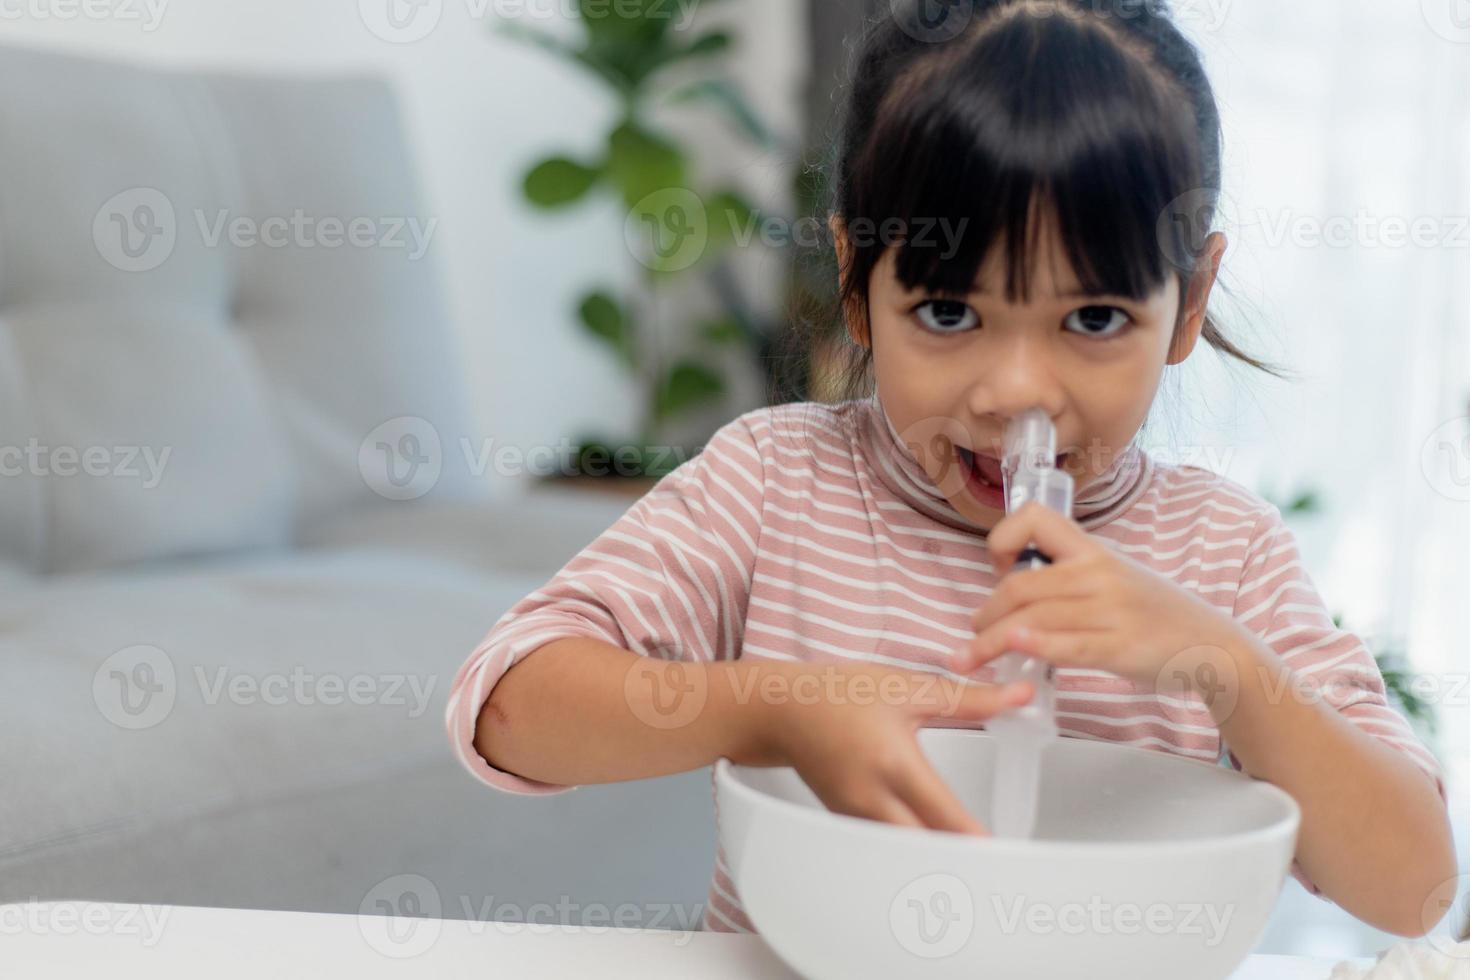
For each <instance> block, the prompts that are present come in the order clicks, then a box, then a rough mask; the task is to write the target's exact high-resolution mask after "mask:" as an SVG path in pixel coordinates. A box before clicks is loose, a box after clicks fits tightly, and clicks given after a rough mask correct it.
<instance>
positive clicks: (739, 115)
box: [666, 78, 776, 148]
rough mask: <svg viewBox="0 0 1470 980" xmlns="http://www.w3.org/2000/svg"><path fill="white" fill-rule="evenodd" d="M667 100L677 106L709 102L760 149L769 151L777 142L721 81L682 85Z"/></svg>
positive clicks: (737, 92)
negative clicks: (687, 103)
mask: <svg viewBox="0 0 1470 980" xmlns="http://www.w3.org/2000/svg"><path fill="white" fill-rule="evenodd" d="M666 101H667V102H669V103H671V104H676V105H677V104H679V103H683V102H709V103H711V104H713V105H714V106H716V107H717V108H719V109H721V110H723V111H724V113H725V114H726V115H727V116H729V117H730V120H731V121H732V122H733V123H734V124H735V126H736V127H737V128H738V129H739V130H740V131H741V132H743V133H744V134H745V136H746V137H747V138H749V139H750V140H752V141H753V142H755V143H757V144H758V145H760V146H761V147H765V148H769V147H772V146H774V145H775V143H776V138H775V136H774V135H772V133H771V131H770V129H768V128H767V127H766V124H765V123H764V122H762V121H761V118H760V116H758V115H756V112H755V110H754V109H752V108H751V106H750V103H749V102H747V101H746V99H745V96H744V95H742V94H741V92H740V90H739V89H738V88H736V87H735V86H734V85H733V84H731V83H730V82H728V81H726V80H724V79H720V78H706V79H703V80H701V81H698V82H694V83H692V84H689V85H685V86H684V87H682V88H679V89H675V90H674V91H673V92H671V93H670V94H669V96H668V97H667V99H666Z"/></svg>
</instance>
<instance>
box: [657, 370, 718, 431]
mask: <svg viewBox="0 0 1470 980" xmlns="http://www.w3.org/2000/svg"><path fill="white" fill-rule="evenodd" d="M724 393H725V382H724V380H723V379H722V378H721V377H720V376H719V375H718V374H715V373H714V372H713V371H711V370H710V369H709V368H707V367H705V366H704V365H702V364H696V363H695V362H693V361H680V362H679V363H678V364H675V365H674V367H673V369H672V370H671V371H669V375H668V377H667V378H666V379H665V380H664V383H663V384H662V385H661V386H660V387H659V392H658V401H657V403H656V406H655V414H656V416H657V417H658V418H659V419H666V418H668V417H670V416H672V415H678V414H679V413H681V412H683V411H685V410H686V409H689V408H692V407H694V406H696V405H699V404H702V403H704V402H707V401H710V400H711V399H714V398H718V397H719V396H720V395H722V394H724Z"/></svg>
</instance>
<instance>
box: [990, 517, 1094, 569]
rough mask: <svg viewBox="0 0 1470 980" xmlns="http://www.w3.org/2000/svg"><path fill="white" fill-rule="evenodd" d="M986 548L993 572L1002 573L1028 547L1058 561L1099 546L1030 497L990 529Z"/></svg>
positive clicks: (1066, 518)
mask: <svg viewBox="0 0 1470 980" xmlns="http://www.w3.org/2000/svg"><path fill="white" fill-rule="evenodd" d="M985 547H986V548H987V549H989V551H990V555H991V558H992V559H994V564H995V566H996V573H997V574H999V575H1004V574H1005V573H1006V571H1008V570H1009V569H1010V567H1011V565H1013V564H1015V561H1016V557H1017V556H1018V555H1019V554H1020V553H1021V552H1022V551H1025V550H1026V548H1028V547H1035V548H1037V549H1038V550H1040V551H1041V552H1042V554H1044V555H1046V556H1047V557H1048V558H1050V559H1051V560H1052V561H1054V562H1061V561H1065V560H1067V559H1068V558H1075V557H1078V556H1080V555H1085V554H1089V553H1091V552H1092V551H1093V550H1094V549H1096V548H1098V547H1100V545H1099V544H1098V543H1097V542H1096V541H1094V540H1093V539H1092V538H1090V537H1088V536H1087V532H1086V531H1084V530H1082V527H1081V525H1079V524H1078V523H1077V522H1076V521H1074V520H1072V519H1071V518H1070V517H1068V516H1066V515H1065V514H1059V513H1057V512H1056V511H1054V510H1052V509H1051V508H1049V507H1043V506H1042V505H1041V504H1039V503H1037V502H1036V501H1034V500H1033V501H1031V502H1030V503H1028V504H1027V505H1026V506H1025V507H1022V508H1021V509H1020V510H1018V511H1016V512H1015V513H1014V514H1007V515H1006V516H1005V518H1003V519H1002V520H1001V521H1000V523H998V524H996V525H995V527H993V528H991V529H990V532H989V533H988V534H987V535H986V536H985Z"/></svg>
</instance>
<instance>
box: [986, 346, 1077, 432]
mask: <svg viewBox="0 0 1470 980" xmlns="http://www.w3.org/2000/svg"><path fill="white" fill-rule="evenodd" d="M986 355H987V356H986V358H985V363H984V364H980V365H977V366H975V367H974V368H973V370H975V372H976V374H975V379H974V381H973V382H972V383H971V386H970V410H971V411H972V412H974V413H975V415H976V416H977V417H984V416H987V415H990V416H995V417H998V418H1000V419H1009V418H1014V417H1015V416H1017V415H1019V414H1021V413H1022V412H1024V411H1026V410H1027V409H1028V408H1032V407H1035V406H1039V407H1041V408H1042V409H1044V410H1045V411H1046V413H1047V414H1048V415H1050V416H1051V417H1052V418H1056V417H1057V416H1058V415H1060V414H1061V412H1062V408H1063V403H1064V401H1065V397H1064V394H1063V389H1062V385H1061V382H1060V380H1059V379H1058V378H1057V376H1056V373H1055V371H1054V370H1053V368H1052V364H1051V362H1050V360H1049V358H1048V357H1047V356H1046V352H1045V351H1044V350H1043V349H1042V348H1041V346H1040V345H1037V344H1033V343H1028V342H1026V341H1018V342H1013V343H1009V344H1006V345H1005V346H1004V347H1003V348H1002V347H1000V346H996V347H993V348H991V349H990V350H988V351H987V352H986Z"/></svg>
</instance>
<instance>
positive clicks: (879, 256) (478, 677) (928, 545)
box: [447, 0, 1455, 936]
mask: <svg viewBox="0 0 1470 980" xmlns="http://www.w3.org/2000/svg"><path fill="white" fill-rule="evenodd" d="M946 9H947V10H948V11H949V18H950V19H949V20H947V21H946V22H945V23H944V24H936V23H934V22H928V21H924V20H922V19H921V18H919V17H917V16H916V15H915V14H913V13H909V12H905V11H904V10H902V9H900V10H899V12H898V13H897V14H895V15H894V16H892V17H889V18H886V19H883V20H880V21H878V22H876V23H874V24H873V25H872V27H871V29H870V32H869V34H868V36H867V38H866V39H865V41H864V44H863V46H862V49H861V51H860V54H859V57H858V60H857V64H856V66H855V74H854V79H855V80H854V82H853V84H852V87H851V93H850V96H849V102H848V106H847V110H846V115H845V126H844V130H843V134H842V139H841V143H840V147H839V148H838V149H839V152H838V156H837V160H836V162H835V173H834V175H833V178H834V179H833V181H832V183H833V186H834V188H835V192H836V199H835V201H834V207H833V209H832V214H831V221H830V227H831V229H832V232H833V236H834V241H835V245H836V248H837V254H838V258H839V260H840V262H839V267H840V270H841V282H840V288H841V297H842V300H843V310H844V314H845V320H846V328H847V334H848V338H849V339H850V341H851V346H850V350H851V351H852V352H853V354H854V358H853V362H852V374H851V376H850V378H849V381H850V384H851V387H850V388H849V389H848V390H847V392H845V393H853V392H858V393H863V392H866V394H858V395H856V396H854V397H851V398H849V399H847V400H845V401H841V402H840V403H836V404H823V403H817V402H806V403H800V404H789V405H782V406H778V407H774V408H765V409H760V410H757V411H752V412H749V413H746V414H745V415H742V416H740V417H739V418H737V419H735V420H734V421H733V422H730V423H729V424H727V425H725V426H724V427H723V428H721V429H720V430H719V432H717V433H716V434H715V435H714V436H713V437H712V439H711V440H710V442H709V443H708V445H707V446H706V447H704V449H703V451H702V452H701V453H700V454H699V455H698V456H696V457H695V458H694V459H692V460H690V461H688V462H686V463H685V464H684V465H682V466H680V467H679V468H678V470H676V471H675V472H673V473H671V474H670V475H669V476H667V477H666V478H664V479H663V480H662V481H660V482H659V483H658V485H657V486H656V487H654V488H653V490H651V491H650V492H649V493H648V494H647V496H645V497H643V498H642V499H641V500H640V501H638V502H637V503H636V504H635V505H634V506H633V507H632V508H631V509H630V510H629V511H628V512H627V513H626V514H625V515H624V516H623V517H622V518H621V519H620V520H618V521H617V523H616V524H614V525H613V526H612V527H611V528H609V529H608V530H607V531H606V532H604V533H603V534H602V535H601V536H600V537H598V538H597V540H596V541H594V542H592V543H591V544H590V545H589V546H588V547H587V548H586V549H585V550H584V551H582V552H581V553H580V554H579V555H577V556H576V557H575V558H574V559H573V560H572V561H571V562H569V563H568V564H567V565H566V567H565V568H563V569H562V570H561V571H560V572H559V573H557V574H556V575H555V576H554V577H553V578H552V579H551V580H550V581H549V582H548V583H547V584H546V585H545V586H544V587H542V588H541V589H538V590H537V591H536V592H534V593H532V594H531V595H529V596H527V597H525V598H524V599H523V600H521V601H520V602H519V603H517V604H516V605H515V606H514V607H513V608H512V609H510V610H509V611H508V612H507V613H506V614H505V615H504V616H503V617H501V619H500V620H499V621H498V622H497V623H495V625H494V627H493V628H492V629H491V630H490V632H489V634H488V635H487V636H486V637H485V639H484V641H483V642H482V643H481V644H480V645H479V647H478V648H477V649H476V650H475V651H474V652H473V654H472V655H471V656H470V658H469V660H468V661H467V662H466V663H465V665H464V666H463V668H462V669H461V670H460V672H459V674H458V676H457V677H456V679H455V681H454V684H453V687H452V690H451V696H450V703H449V711H448V718H447V721H448V725H449V729H450V733H451V737H452V741H453V743H454V746H455V750H456V752H457V753H458V756H459V758H460V759H461V760H462V761H463V762H464V764H465V765H466V766H467V767H468V768H469V769H470V771H471V772H473V773H474V774H475V775H476V776H477V777H479V778H480V779H481V780H483V781H484V782H485V783H487V784H489V785H490V786H493V787H496V788H499V789H502V790H506V791H510V792H514V793H551V792H560V791H565V790H567V789H569V788H572V787H573V786H576V785H578V784H583V783H599V782H610V781H616V780H628V779H641V778H645V777H651V776H658V775H664V774H669V773H675V772H680V771H684V770H688V769H693V768H697V767H701V766H709V765H711V764H712V763H713V762H714V761H715V760H716V759H718V758H720V757H722V756H723V757H727V758H729V759H731V760H733V761H735V762H737V763H745V764H752V765H762V766H766V765H790V766H793V767H795V769H796V770H797V771H798V772H799V773H800V775H801V777H802V778H803V779H804V780H805V781H806V783H807V784H808V785H809V786H810V787H811V788H812V790H813V791H814V792H815V793H816V794H817V796H818V797H819V798H820V799H821V800H822V801H823V802H824V803H825V804H826V805H827V806H828V807H829V808H830V809H832V810H834V811H837V812H840V813H847V814H852V815H857V816H862V817H869V818H873V819H877V820H884V821H890V822H892V823H896V824H906V825H910V826H916V827H927V828H932V829H935V830H940V831H947V832H955V833H970V834H977V835H983V834H985V833H986V830H985V828H984V827H983V826H982V825H981V824H980V823H979V822H978V821H977V820H976V819H975V817H974V816H973V815H972V814H970V813H968V812H966V810H965V809H964V807H963V806H962V805H961V804H960V802H959V801H958V799H957V798H956V797H955V796H954V795H953V793H951V791H950V789H949V788H948V787H947V786H946V785H945V784H944V783H943V781H942V780H941V779H940V778H939V777H938V775H937V774H936V773H935V771H934V770H933V769H932V768H931V767H930V765H929V763H928V762H927V760H926V759H925V757H924V755H923V753H922V752H921V750H920V749H919V747H918V743H917V739H916V730H917V729H918V728H919V727H920V726H923V725H951V726H970V727H983V722H984V720H985V719H986V718H989V717H991V716H992V715H994V714H995V713H997V712H999V711H1002V710H1005V709H1006V708H1008V707H1011V706H1014V705H1017V704H1021V703H1024V702H1025V701H1026V700H1028V699H1029V698H1030V697H1031V695H1032V694H1033V693H1034V692H1033V690H1032V689H1031V688H1030V686H1029V685H1020V686H1011V687H1003V688H1002V687H997V686H995V685H992V684H989V683H987V681H988V680H990V679H992V677H993V674H992V669H993V668H992V664H991V659H992V658H993V657H995V656H996V655H997V654H1000V653H1002V652H1004V651H1007V650H1019V651H1022V652H1024V653H1027V654H1030V655H1033V656H1036V657H1039V658H1042V659H1044V660H1046V661H1047V662H1049V663H1051V664H1052V665H1054V666H1055V667H1056V668H1057V669H1056V687H1057V717H1058V722H1059V724H1060V727H1061V729H1062V731H1063V734H1065V735H1067V736H1071V737H1077V738H1091V739H1107V740H1110V741H1114V742H1120V743H1124V744H1128V745H1135V746H1144V747H1147V748H1151V749H1157V750H1160V751H1165V752H1172V753H1176V754H1179V755H1183V756H1187V757H1189V758H1192V759H1199V760H1202V761H1204V762H1207V763H1216V762H1218V763H1220V764H1225V763H1227V762H1228V764H1230V765H1232V766H1234V767H1235V768H1237V769H1243V770H1244V771H1245V772H1247V773H1249V774H1250V775H1252V776H1254V777H1256V778H1258V779H1264V780H1269V781H1270V782H1272V783H1274V784H1276V785H1278V786H1280V787H1281V788H1283V789H1284V790H1286V791H1287V792H1289V793H1291V795H1292V796H1293V797H1294V798H1295V799H1296V800H1297V801H1298V803H1300V805H1301V808H1302V823H1301V828H1300V834H1299V841H1298V848H1297V853H1296V860H1295V862H1294V863H1293V865H1292V873H1293V875H1294V876H1295V877H1296V878H1297V880H1299V881H1300V882H1302V884H1303V885H1305V886H1306V887H1307V888H1308V889H1309V890H1310V891H1312V892H1313V893H1314V894H1318V895H1322V896H1323V897H1324V898H1327V899H1329V900H1332V901H1335V902H1337V903H1339V904H1340V905H1341V906H1342V907H1343V908H1345V909H1347V910H1348V911H1349V912H1351V913H1352V914H1354V915H1356V916H1358V917H1359V918H1360V919H1362V920H1364V921H1365V922H1368V923H1370V924H1372V925H1374V926H1377V927H1379V928H1382V929H1385V930H1387V931H1389V932H1392V933H1395V934H1399V935H1405V936H1408V935H1422V934H1423V933H1425V932H1426V931H1427V930H1428V929H1429V928H1431V927H1432V926H1433V925H1434V923H1435V921H1436V920H1435V919H1434V918H1426V915H1427V912H1426V910H1425V908H1424V905H1425V900H1426V898H1427V897H1428V896H1429V895H1430V894H1431V892H1432V891H1433V890H1434V889H1435V887H1436V886H1437V885H1439V884H1441V883H1442V882H1443V881H1444V880H1445V879H1447V878H1450V877H1452V876H1453V875H1454V873H1455V863H1454V852H1453V846H1452V843H1451V838H1450V832H1449V823H1448V819H1447V815H1446V802H1445V786H1444V782H1443V778H1442V775H1441V771H1440V768H1439V766H1438V765H1437V763H1436V760H1435V759H1434V757H1433V756H1432V755H1431V754H1430V753H1429V752H1428V751H1427V750H1426V748H1425V747H1424V745H1423V744H1422V743H1421V742H1420V741H1419V740H1418V739H1416V737H1415V736H1414V735H1413V733H1412V731H1411V730H1410V728H1409V727H1408V726H1407V725H1406V723H1405V722H1404V720H1403V719H1402V717H1401V716H1400V715H1399V714H1398V713H1396V712H1395V711H1394V710H1393V708H1391V707H1390V706H1389V705H1388V703H1387V700H1386V698H1385V693H1384V684H1383V679H1382V677H1381V675H1380V673H1379V671H1378V669H1377V666H1376V663H1375V661H1374V659H1373V657H1372V656H1371V655H1370V653H1369V651H1368V650H1367V649H1366V648H1365V647H1364V644H1363V643H1362V641H1361V640H1360V639H1359V638H1358V637H1357V636H1355V635H1353V634H1352V633H1350V632H1348V631H1346V630H1342V629H1339V628H1337V627H1336V626H1334V624H1333V621H1332V619H1331V617H1330V616H1329V615H1328V613H1327V611H1326V609H1325V608H1324V605H1323V602H1322V600H1321V598H1320V597H1319V595H1318V593H1317V591H1316V589H1315V587H1314V585H1313V582H1312V580H1311V579H1310V578H1309V576H1308V574H1307V572H1306V570H1305V569H1304V568H1303V567H1302V565H1301V561H1300V557H1299V555H1298V550H1297V544H1296V541H1295V539H1294V538H1293V536H1292V533H1291V532H1290V531H1289V530H1288V528H1287V527H1286V525H1285V524H1284V523H1283V522H1282V517H1281V514H1280V512H1279V511H1278V510H1277V509H1276V508H1275V507H1273V506H1271V505H1270V504H1268V503H1266V502H1264V501H1263V500H1261V499H1260V498H1259V497H1258V496H1256V495H1255V494H1254V493H1252V492H1251V491H1250V490H1248V489H1247V488H1245V487H1244V486H1241V485H1239V484H1237V483H1235V482H1233V481H1231V480H1229V479H1226V478H1224V477H1222V476H1218V475H1216V474H1214V473H1211V472H1208V471H1206V470H1204V469H1200V468H1196V467H1193V466H1168V465H1163V464H1162V463H1160V462H1158V461H1156V460H1154V459H1152V458H1151V457H1150V456H1149V455H1148V454H1147V453H1146V452H1145V451H1143V450H1142V449H1141V448H1140V446H1139V445H1138V442H1137V435H1138V433H1139V431H1140V429H1141V427H1142V425H1143V422H1144V420H1145V417H1146V416H1147V414H1148V411H1149V408H1150V405H1151V404H1152V403H1153V400H1154V396H1155V393H1156V392H1157V390H1158V387H1159V383H1160V380H1161V377H1162V374H1163V371H1164V368H1165V367H1166V366H1168V365H1175V364H1179V363H1180V362H1182V361H1183V360H1184V359H1185V358H1186V357H1188V356H1189V354H1190V353H1191V352H1192V351H1193V350H1194V349H1195V347H1196V346H1197V344H1198V341H1199V340H1200V339H1203V340H1204V341H1205V342H1206V343H1207V344H1209V345H1210V346H1211V347H1213V348H1215V349H1216V350H1217V351H1220V352H1222V353H1224V354H1225V355H1228V356H1231V357H1234V358H1237V359H1239V360H1242V361H1244V362H1246V363H1248V364H1251V365H1253V366H1255V367H1261V368H1264V367H1266V366H1265V365H1262V364H1260V363H1259V362H1257V361H1255V360H1253V359H1251V358H1250V357H1248V356H1247V355H1245V354H1244V353H1243V352H1241V351H1240V350H1238V349H1237V348H1236V347H1235V346H1233V345H1232V344H1231V343H1230V341H1229V340H1227V339H1226V337H1225V336H1224V334H1223V333H1222V332H1221V330H1220V328H1219V326H1218V325H1217V323H1216V322H1215V321H1214V320H1213V319H1212V318H1211V316H1210V315H1209V314H1208V313H1207V311H1206V307H1207V301H1208V299H1209V296H1210V292H1211V289H1212V287H1213V285H1214V281H1215V276H1216V272H1217V268H1218V265H1219V262H1220V258H1221V254H1222V253H1223V251H1224V249H1225V240H1224V237H1223V236H1222V235H1221V234H1219V233H1214V234H1209V235H1208V236H1207V237H1206V236H1205V235H1204V234H1197V235H1196V234H1193V233H1192V227H1191V222H1193V221H1196V220H1198V219H1200V218H1202V219H1203V221H1204V222H1205V224H1204V226H1203V227H1204V229H1205V230H1208V221H1209V220H1210V218H1211V213H1210V209H1209V208H1208V206H1207V202H1209V201H1211V200H1213V197H1212V195H1213V194H1214V193H1216V192H1218V190H1219V188H1220V155H1221V147H1220V127H1219V121H1218V115H1217V110H1216V106H1215V102H1214V97H1213V94H1212V92H1211V89H1210V85H1209V82H1208V81H1207V79H1206V77H1205V75H1204V71H1203V68H1202V66H1201V63H1200V59H1199V56H1198V54H1197V52H1196V50H1195V49H1194V48H1193V47H1192V46H1191V44H1190V43H1189V42H1188V41H1187V40H1185V38H1184V37H1183V36H1182V35H1181V34H1180V33H1179V31H1178V30H1177V28H1176V27H1175V26H1174V25H1173V24H1172V23H1171V22H1170V21H1169V20H1168V19H1167V16H1166V14H1164V13H1161V12H1160V10H1161V8H1160V5H1159V4H1157V3H1139V2H1136V0H1070V2H1064V3H1058V2H1055V0H1051V2H1047V0H977V2H975V3H973V4H951V5H949V6H948V7H947V8H946ZM955 18H960V19H958V20H956V19H955ZM1201 202H1205V203H1201ZM1202 209H1203V210H1202ZM1176 217H1177V218H1178V219H1179V220H1175V219H1176ZM1032 406H1041V407H1042V408H1044V409H1045V410H1046V411H1047V412H1048V413H1049V414H1050V416H1051V418H1052V419H1053V420H1054V422H1055V425H1056V428H1057V432H1058V436H1059V446H1060V447H1065V448H1066V452H1065V453H1063V454H1062V455H1061V456H1060V457H1059V460H1058V462H1059V465H1062V466H1063V467H1065V468H1066V469H1067V470H1068V471H1069V472H1071V473H1072V474H1073V476H1074V477H1075V478H1076V481H1077V484H1076V485H1077V496H1076V506H1075V509H1074V512H1073V514H1072V516H1071V517H1070V518H1069V517H1066V516H1063V515H1058V514H1054V513H1051V512H1048V511H1046V510H1044V509H1041V508H1039V507H1036V506H1035V505H1032V506H1030V507H1027V508H1025V509H1023V510H1020V511H1018V512H1017V513H1015V514H1012V515H1009V516H1007V515H1006V513H1005V509H1004V502H1003V500H1002V497H1001V494H1000V492H999V491H998V489H997V486H996V484H997V483H998V482H999V481H1000V476H999V473H998V464H997V462H996V459H995V456H996V455H997V454H998V453H999V451H1000V448H999V446H1000V439H1001V437H1002V434H1003V432H1004V430H1005V425H1006V422H1007V420H1008V419H1010V418H1012V417H1014V416H1015V415H1017V414H1018V413H1020V412H1022V411H1025V410H1026V409H1028V408H1030V407H1032ZM1032 544H1034V546H1035V547H1037V548H1039V549H1040V550H1041V551H1042V552H1043V553H1044V554H1046V555H1047V556H1049V557H1050V558H1051V559H1052V560H1053V564H1051V565H1050V566H1048V567H1044V568H1041V569H1037V570H1033V571H1028V572H1026V573H1024V574H1017V575H1015V576H1012V577H1006V574H1005V573H1006V571H1007V570H1008V568H1009V567H1010V565H1011V564H1012V563H1013V562H1014V561H1015V559H1016V557H1017V555H1018V554H1019V553H1020V552H1021V551H1022V550H1023V549H1024V548H1025V547H1027V546H1028V545H1032ZM533 654H534V656H533ZM803 691H805V692H806V696H802V692H803ZM702 925H703V927H704V928H708V929H716V930H724V931H752V930H753V926H752V925H751V922H750V921H749V919H748V918H747V917H746V915H745V914H744V912H743V910H742V908H741V903H740V895H739V894H738V892H737V890H736V888H735V884H734V882H733V881H732V880H731V878H730V874H729V870H728V868H727V866H726V864H725V857H724V854H723V852H722V851H717V853H716V855H715V868H714V879H713V881H712V883H711V886H710V891H709V901H708V905H707V907H706V909H705V912H704V919H703V922H702Z"/></svg>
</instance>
